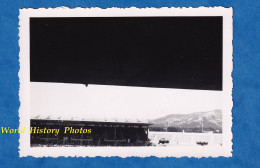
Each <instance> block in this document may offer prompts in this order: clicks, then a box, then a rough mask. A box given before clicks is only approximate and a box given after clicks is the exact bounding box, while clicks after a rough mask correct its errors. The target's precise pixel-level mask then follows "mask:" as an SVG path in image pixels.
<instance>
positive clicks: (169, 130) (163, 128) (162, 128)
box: [149, 127, 222, 133]
mask: <svg viewBox="0 0 260 168" xmlns="http://www.w3.org/2000/svg"><path fill="white" fill-rule="evenodd" d="M149 131H159V132H166V128H165V127H149ZM183 131H184V132H198V133H201V132H202V128H198V127H197V128H176V127H168V128H167V132H183ZM203 131H204V132H208V131H209V132H210V131H213V132H214V133H222V129H221V128H219V129H216V128H211V127H209V128H203Z"/></svg>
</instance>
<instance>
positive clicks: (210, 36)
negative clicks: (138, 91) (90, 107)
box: [30, 17, 222, 90]
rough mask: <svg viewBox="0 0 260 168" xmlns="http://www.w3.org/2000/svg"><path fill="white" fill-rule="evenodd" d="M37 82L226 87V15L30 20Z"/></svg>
mask: <svg viewBox="0 0 260 168" xmlns="http://www.w3.org/2000/svg"><path fill="white" fill-rule="evenodd" d="M30 75H31V76H30V77H31V81H34V82H61V83H84V84H102V85H121V86H143V87H161V88H182V89H203V90H222V17H88V18H31V19H30Z"/></svg>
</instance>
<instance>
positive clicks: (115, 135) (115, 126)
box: [114, 125, 116, 146]
mask: <svg viewBox="0 0 260 168" xmlns="http://www.w3.org/2000/svg"><path fill="white" fill-rule="evenodd" d="M114 146H116V125H115V129H114Z"/></svg>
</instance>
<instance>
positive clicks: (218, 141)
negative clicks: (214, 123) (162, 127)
mask: <svg viewBox="0 0 260 168" xmlns="http://www.w3.org/2000/svg"><path fill="white" fill-rule="evenodd" d="M148 137H149V139H150V140H151V142H152V144H153V145H155V146H160V145H166V146H197V145H202V146H204V145H209V146H222V134H214V133H182V132H155V131H150V132H149V134H148Z"/></svg>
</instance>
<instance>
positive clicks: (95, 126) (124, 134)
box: [31, 116, 151, 147]
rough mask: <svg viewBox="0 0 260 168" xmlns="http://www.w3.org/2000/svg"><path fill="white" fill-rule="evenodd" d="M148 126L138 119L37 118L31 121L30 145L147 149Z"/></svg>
mask: <svg viewBox="0 0 260 168" xmlns="http://www.w3.org/2000/svg"><path fill="white" fill-rule="evenodd" d="M149 125H151V124H150V123H148V122H141V121H139V120H136V121H128V120H120V121H119V120H116V119H113V120H95V121H94V120H92V121H88V120H85V119H82V120H79V119H73V118H71V119H66V120H64V119H61V117H59V118H56V119H53V118H50V116H48V117H46V118H41V119H40V117H39V116H37V117H35V118H33V119H31V146H32V147H33V146H146V145H148V127H149ZM55 129H56V130H55ZM57 130H59V132H58V133H57ZM47 131H48V132H49V133H48V132H47ZM55 131H56V132H55Z"/></svg>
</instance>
